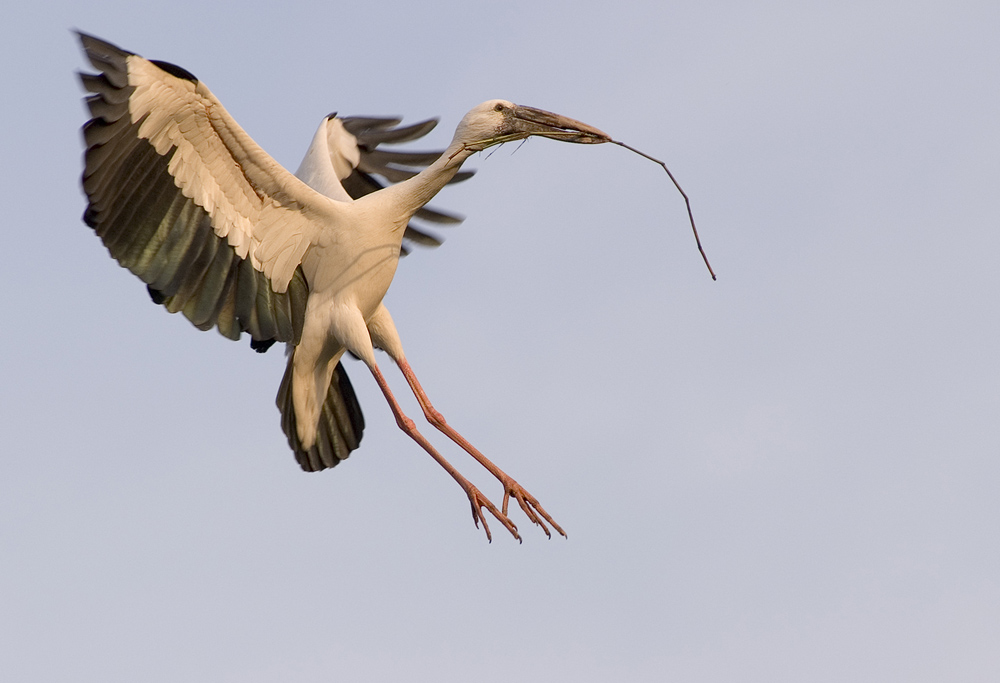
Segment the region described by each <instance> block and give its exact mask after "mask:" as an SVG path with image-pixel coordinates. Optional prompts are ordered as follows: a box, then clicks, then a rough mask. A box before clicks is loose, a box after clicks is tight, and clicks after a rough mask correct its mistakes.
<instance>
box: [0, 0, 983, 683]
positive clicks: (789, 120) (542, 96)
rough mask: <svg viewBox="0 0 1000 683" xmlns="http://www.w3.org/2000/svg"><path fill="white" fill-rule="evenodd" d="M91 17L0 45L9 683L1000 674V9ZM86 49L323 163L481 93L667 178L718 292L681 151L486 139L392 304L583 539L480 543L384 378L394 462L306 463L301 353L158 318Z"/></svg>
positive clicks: (51, 7)
mask: <svg viewBox="0 0 1000 683" xmlns="http://www.w3.org/2000/svg"><path fill="white" fill-rule="evenodd" d="M89 5H90V6H89V8H86V9H84V8H83V3H77V2H72V3H71V2H53V3H43V2H39V3H16V4H15V6H13V7H11V8H7V9H6V10H5V17H4V22H3V23H2V25H0V36H2V42H0V45H2V47H0V50H2V51H3V56H4V60H3V61H4V64H5V65H6V70H5V73H6V75H5V85H4V89H5V92H6V97H5V99H4V103H5V106H3V107H0V121H2V129H3V131H4V134H3V136H2V137H0V145H2V158H3V160H4V164H3V167H2V169H0V174H2V175H0V179H2V182H3V186H4V187H5V188H7V193H6V195H5V197H6V207H7V209H6V213H7V218H6V220H5V227H4V229H3V235H4V252H3V253H4V254H5V255H6V260H5V267H4V268H3V269H2V274H0V282H2V285H3V291H4V293H5V296H4V297H3V302H2V303H0V314H2V319H3V320H4V321H5V327H4V331H5V333H4V334H3V335H2V336H0V351H2V358H3V361H2V368H3V373H2V377H0V416H2V417H0V420H2V422H0V424H2V427H3V433H4V439H3V443H4V446H3V451H4V457H3V458H2V459H0V468H2V469H0V672H3V675H2V677H3V679H4V680H5V681H7V680H9V681H74V682H75V683H83V682H90V681H94V682H98V681H99V682H101V683H107V682H109V681H123V682H125V681H128V682H134V681H143V682H144V683H149V682H160V681H163V682H166V681H186V682H188V683H193V682H198V681H213V682H216V681H222V682H230V681H231V682H237V681H239V682H241V683H243V682H248V681H249V682H271V681H282V682H284V681H305V682H312V681H317V682H318V681H401V680H406V681H435V682H448V681H467V680H470V679H472V678H473V677H475V678H476V680H478V681H480V682H481V683H492V682H495V681H506V680H510V679H511V678H517V679H519V680H523V681H537V680H550V681H562V680H572V681H574V682H591V681H593V682H597V681H609V680H621V681H636V682H644V681H650V682H652V681H664V680H681V681H695V682H702V681H705V682H709V681H712V682H715V681H720V682H721V681H725V682H730V681H761V682H768V683H773V682H776V681H778V682H780V681H788V682H799V681H805V680H808V681H847V680H849V681H886V680H905V681H908V682H913V681H918V682H919V681H945V680H947V681H954V680H962V681H994V680H997V676H998V675H1000V650H998V648H997V647H996V644H997V642H1000V496H998V495H997V489H998V485H1000V457H998V456H1000V425H998V415H1000V396H998V361H997V345H998V340H1000V321H998V319H997V304H996V301H997V294H998V286H1000V270H998V268H997V266H996V260H997V255H998V251H1000V209H998V202H997V199H996V194H997V185H998V181H1000V132H998V121H1000V90H998V88H997V83H998V82H1000V60H998V58H997V45H996V37H997V27H998V26H1000V7H998V5H997V4H996V3H994V2H978V3H976V2H947V3H945V2H911V3H889V2H863V3H853V2H844V3H799V2H769V3H728V2H698V3H653V2H648V3H643V4H642V5H639V6H637V5H634V4H630V3H614V4H613V5H605V4H601V3H594V2H575V3H538V2H530V3H529V2H508V3H472V2H468V0H463V1H462V2H443V3H434V4H433V6H428V5H427V4H426V3H412V2H405V3H404V2H387V3H373V4H371V5H370V6H366V4H364V3H353V4H348V3H338V2H325V3H315V2H310V3H297V2H288V3H272V2H269V3H263V2H260V3H258V2H243V3H234V4H233V5H232V6H226V7H224V6H222V5H213V4H210V3H204V2H201V3H189V2H175V3H157V4H150V5H143V4H141V3H135V2H130V3H125V2H94V3H89ZM234 13H235V14H234ZM71 28H79V29H81V30H85V31H88V32H91V33H94V34H95V35H98V36H100V37H102V38H106V39H108V40H110V41H112V42H115V43H118V44H119V45H121V46H122V47H124V48H126V49H129V50H133V51H135V52H138V53H140V54H143V55H144V56H146V57H149V58H155V59H162V60H166V61H171V62H174V63H177V64H180V65H181V66H183V67H185V68H187V69H188V70H190V71H192V72H193V73H194V74H196V75H197V76H198V77H199V78H201V79H202V80H203V81H205V82H206V83H207V85H208V86H209V87H210V88H211V89H212V90H213V92H215V93H216V95H217V96H218V97H219V98H220V99H221V100H222V101H223V102H224V103H225V104H226V106H227V108H228V109H229V111H230V112H231V113H232V114H233V115H234V116H235V117H236V118H237V120H238V121H240V122H241V123H242V124H243V126H244V127H245V128H246V129H247V131H248V132H249V133H250V134H251V135H252V136H254V138H255V139H256V140H257V141H258V142H259V143H260V144H261V145H262V146H263V147H264V148H265V149H266V150H268V151H269V152H271V153H272V154H273V155H274V157H275V158H276V159H277V160H278V161H280V162H281V163H283V164H285V165H286V166H289V167H291V168H293V169H294V168H295V167H296V166H297V164H298V162H299V160H300V158H301V155H302V153H303V151H304V150H305V147H306V145H307V144H308V142H309V140H310V139H311V137H312V134H313V132H314V130H315V127H316V125H317V124H318V122H319V120H320V118H321V117H322V116H324V115H325V114H327V113H328V112H330V111H338V112H340V113H342V114H373V115H384V114H399V115H405V116H406V117H407V119H408V120H417V119H420V118H424V117H428V116H441V118H442V123H441V126H440V130H438V131H435V133H434V134H433V138H432V140H431V142H430V143H428V145H436V146H443V145H444V144H446V143H447V141H448V140H449V139H450V136H451V131H452V130H453V129H454V126H455V124H456V123H457V122H458V120H459V118H460V117H461V115H462V114H463V113H464V112H465V111H466V110H468V109H469V108H470V107H472V106H473V105H475V104H476V103H478V102H480V101H482V100H485V99H488V98H493V97H503V98H507V99H511V100H514V101H516V102H518V103H521V104H528V105H533V106H538V107H542V108H545V109H550V110H553V111H557V112H559V113H562V114H566V115H568V116H572V117H575V118H578V119H580V120H583V121H586V122H588V123H590V124H593V125H595V126H597V127H599V128H601V129H603V130H606V131H608V132H609V133H611V134H612V135H614V136H616V137H617V138H619V139H621V140H624V141H625V142H628V143H630V144H632V145H635V146H637V147H640V148H641V149H643V150H645V151H647V152H649V153H650V154H652V155H654V156H657V157H660V158H662V159H664V160H666V161H667V162H668V164H669V165H670V167H671V169H672V170H673V171H674V172H675V174H676V175H677V177H678V178H679V180H680V181H681V183H682V184H683V186H684V187H685V189H686V190H687V192H688V194H689V195H690V196H691V199H692V202H693V204H694V209H695V213H696V216H697V218H698V221H699V227H700V230H701V233H702V239H703V241H704V244H705V247H706V249H707V251H708V254H709V256H710V257H711V259H712V263H713V265H714V267H715V269H716V271H717V272H718V274H719V281H718V282H716V283H713V282H711V280H710V279H709V277H708V275H707V273H706V272H705V270H704V266H703V265H702V263H701V261H700V259H699V257H698V254H697V251H696V250H695V247H694V243H693V240H692V239H691V235H690V230H689V228H688V225H687V222H686V216H685V214H684V206H683V202H682V201H681V199H680V197H679V196H677V194H676V193H675V191H674V190H673V189H672V187H671V186H670V185H669V181H668V179H667V178H666V176H665V175H664V174H663V173H662V171H660V170H659V169H658V168H656V167H655V166H654V165H652V164H650V163H648V162H646V161H644V160H642V159H641V158H639V157H637V156H634V155H631V154H629V153H627V152H626V151H625V150H622V149H620V148H614V147H610V146H603V147H582V146H570V145H561V144H559V143H556V142H554V141H550V140H540V139H536V140H531V141H529V142H528V143H527V144H525V145H524V146H523V147H521V148H520V149H519V150H517V151H516V153H512V152H513V151H514V147H513V146H507V147H504V148H502V149H500V150H499V151H497V152H496V153H495V154H493V155H492V156H490V157H489V158H484V157H483V156H480V157H476V158H473V159H472V161H471V163H470V166H471V167H474V168H477V169H479V173H478V175H477V176H476V178H474V179H473V180H471V181H470V182H468V183H466V184H464V185H462V186H458V187H454V188H448V189H447V190H446V191H445V192H443V193H442V194H441V195H440V197H439V198H438V200H437V201H436V202H435V204H436V205H439V206H441V207H442V208H447V209H451V210H455V211H459V212H462V213H464V214H465V215H467V217H468V218H467V220H466V222H465V224H464V225H462V226H461V227H458V228H451V229H448V230H447V232H446V237H447V242H446V244H445V245H444V246H443V247H442V248H440V249H438V250H435V251H426V250H421V251H419V252H418V253H415V254H414V255H413V256H411V257H409V258H407V259H406V260H405V261H404V263H403V264H402V265H401V267H400V269H399V272H398V275H397V278H396V282H395V283H394V287H393V289H391V290H390V292H389V296H388V298H387V301H388V304H389V305H390V308H391V309H392V311H393V314H394V316H395V319H396V323H397V326H398V328H399V330H400V334H401V336H402V338H403V341H404V344H405V346H406V349H407V353H408V357H409V360H410V361H411V363H412V365H413V367H414V369H415V370H416V372H417V373H418V374H419V375H420V376H421V378H422V380H423V383H424V386H425V387H426V389H427V391H428V392H429V394H430V396H431V398H432V399H433V400H434V402H435V404H436V405H437V407H438V408H440V409H441V411H442V412H443V413H444V414H445V415H446V416H447V417H448V419H449V422H451V423H452V424H453V425H455V426H456V427H457V428H458V429H459V430H461V431H463V432H464V433H465V434H466V435H467V436H468V437H469V438H470V440H472V441H473V443H475V444H477V445H478V446H479V447H480V448H481V449H482V450H483V451H484V452H485V453H486V454H487V455H488V456H490V457H492V458H493V459H494V460H495V461H496V462H497V463H498V464H500V465H501V466H502V467H503V468H504V469H506V470H507V471H508V472H510V473H511V474H513V475H514V476H515V477H517V478H518V479H519V480H520V481H521V482H522V483H524V484H525V485H526V486H527V487H528V489H529V490H531V491H532V492H533V493H534V494H535V495H536V496H537V497H538V498H539V499H540V501H541V502H542V504H543V505H545V506H546V508H547V509H548V510H549V511H550V512H551V513H552V514H553V516H554V517H555V518H556V519H557V520H558V521H559V522H560V523H561V524H562V525H563V526H564V528H565V529H566V530H567V532H568V533H569V539H568V540H563V539H559V540H552V541H546V540H545V537H544V535H543V534H542V533H541V532H540V531H539V530H536V529H532V528H529V527H528V525H527V522H526V521H525V520H524V519H523V517H521V516H516V517H515V521H517V522H518V523H519V524H520V526H521V528H522V530H523V532H524V536H525V542H524V544H523V545H518V544H517V543H516V542H514V541H513V540H512V539H510V538H507V537H504V536H502V535H501V534H499V533H496V538H495V540H494V542H493V544H492V545H488V544H487V543H486V541H485V538H484V536H483V535H482V532H480V531H477V530H476V529H475V528H474V527H473V525H472V522H471V519H470V516H469V513H468V504H467V502H466V500H465V498H464V497H463V495H462V493H461V491H460V490H459V489H458V487H457V486H456V485H455V484H454V482H452V481H451V480H450V479H449V478H448V477H447V475H445V474H444V473H443V471H441V470H440V468H439V467H438V466H437V465H435V464H434V463H433V462H432V461H431V459H430V458H428V457H427V456H426V455H425V454H424V453H423V452H422V451H421V450H420V449H419V448H418V447H417V446H416V445H415V444H413V443H412V442H410V441H409V440H408V439H407V438H406V437H405V436H404V435H402V434H401V433H400V432H399V431H398V430H397V428H396V427H395V424H394V422H393V420H392V417H391V415H390V413H389V410H388V408H387V407H386V406H385V404H384V401H383V400H382V398H381V396H380V395H379V392H378V389H377V387H375V385H374V382H373V381H372V380H371V378H370V376H369V375H368V373H367V372H366V371H365V370H364V368H363V366H361V365H360V364H357V363H350V364H348V371H349V372H350V374H351V377H352V379H353V382H354V386H355V388H356V389H357V391H358V394H359V397H360V399H361V401H362V404H363V407H364V409H365V415H366V419H367V425H368V426H367V430H366V432H365V437H364V442H363V445H362V448H361V450H359V451H358V452H357V453H356V454H355V455H354V456H353V457H352V458H351V459H350V460H349V461H348V462H347V463H345V464H343V465H342V466H340V467H338V468H336V469H335V470H333V471H330V472H326V473H322V474H312V475H309V474H305V473H302V472H301V471H299V469H298V467H297V466H296V464H295V462H294V459H293V458H292V455H291V454H290V452H289V451H288V449H287V446H286V444H285V441H284V437H283V435H282V434H281V431H280V428H279V422H278V412H277V410H276V408H275V407H274V395H275V392H276V390H277V385H278V381H279V379H280V375H281V371H282V364H283V359H282V356H281V354H280V353H278V352H277V351H272V352H271V353H269V354H267V355H265V356H263V357H261V356H258V355H257V354H254V353H253V352H251V351H250V349H249V346H248V345H247V344H246V342H243V343H241V344H233V343H231V342H228V341H226V340H224V339H223V338H222V337H221V336H219V335H218V334H216V333H201V332H198V331H197V330H195V329H194V328H193V327H191V326H190V325H189V324H188V323H187V321H185V320H184V319H182V318H180V317H179V316H170V315H168V314H166V313H165V312H164V311H163V310H162V309H161V308H159V307H156V306H153V305H152V304H150V303H149V301H148V297H147V295H146V292H145V288H144V287H143V286H142V285H141V283H140V282H139V281H138V280H137V279H136V278H135V277H134V276H132V275H131V274H130V273H128V272H127V271H125V270H123V269H121V268H119V267H118V266H117V265H116V264H115V263H114V262H113V261H112V260H111V259H110V258H109V257H108V255H107V252H106V250H105V249H104V247H103V246H102V245H101V244H100V241H99V240H98V239H97V238H96V237H95V236H94V235H93V233H92V232H91V231H90V230H89V228H87V227H86V226H85V225H84V224H83V223H82V222H81V221H80V214H81V213H82V211H83V208H84V204H85V202H84V199H83V196H82V193H81V191H80V189H79V181H78V178H79V173H80V168H81V151H82V145H81V141H80V136H79V127H80V125H81V124H82V123H83V122H84V120H85V114H84V109H83V107H82V105H81V103H80V97H81V93H80V89H79V87H78V85H77V83H76V81H75V76H74V72H75V71H76V70H78V69H82V68H85V66H86V65H85V63H84V61H83V58H82V57H81V55H80V53H79V49H78V46H77V44H76V42H75V40H74V39H73V36H72V35H71V34H70V29H71ZM386 362H388V361H386ZM387 369H388V367H387ZM389 375H390V381H392V382H393V384H394V386H395V387H396V388H397V389H398V390H399V393H400V395H403V394H404V393H405V384H404V383H403V382H401V381H399V380H400V377H399V376H398V373H396V372H394V371H393V372H390V373H389ZM404 407H406V408H407V409H408V410H409V411H410V412H411V413H412V414H414V416H417V415H418V414H419V411H418V409H417V407H416V405H415V403H414V402H413V401H412V400H409V398H408V397H407V400H405V401H404ZM432 431H433V430H432V429H430V428H428V429H426V430H425V432H426V433H428V434H429V435H430V432H432ZM430 436H431V438H432V440H433V441H434V442H435V443H436V444H437V445H439V446H441V448H442V450H443V451H444V453H445V454H446V455H447V456H448V457H450V458H451V459H452V461H453V462H455V463H456V464H457V465H459V467H460V469H462V470H463V471H464V472H466V473H467V474H469V475H470V476H471V477H472V478H473V479H474V480H475V481H476V482H477V483H478V484H479V485H481V487H482V488H483V490H484V492H486V493H487V495H491V496H493V497H494V498H495V499H496V498H499V492H498V489H497V486H496V485H495V483H494V482H493V481H492V480H491V479H490V477H489V476H488V475H487V474H486V473H485V472H483V471H482V470H477V469H476V468H475V467H473V463H471V462H470V461H469V459H468V458H463V456H462V454H461V453H460V452H459V451H458V449H457V448H454V447H452V446H451V445H450V444H449V443H447V442H446V440H445V439H443V438H439V437H440V435H430ZM494 526H496V525H494ZM495 531H496V529H495Z"/></svg>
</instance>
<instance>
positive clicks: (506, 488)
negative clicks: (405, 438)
mask: <svg viewBox="0 0 1000 683" xmlns="http://www.w3.org/2000/svg"><path fill="white" fill-rule="evenodd" d="M396 363H397V364H398V365H399V369H400V370H401V371H402V372H403V376H404V377H406V381H407V382H408V383H409V385H410V389H412V390H413V395H414V396H416V397H417V401H418V402H419V403H420V407H421V409H423V411H424V416H425V417H426V418H427V421H428V422H430V423H431V424H432V425H434V426H435V427H437V429H438V430H440V431H441V432H442V433H444V434H446V435H447V436H448V438H450V439H451V440H452V441H454V442H455V443H456V444H458V445H459V446H461V447H462V448H463V449H464V450H465V452H466V453H468V454H469V455H471V456H472V457H473V458H475V459H476V460H477V461H478V462H479V463H480V464H481V465H482V466H483V467H485V468H486V469H487V470H489V471H490V473H491V474H493V476H494V477H496V478H497V479H499V480H500V483H501V484H503V508H502V510H503V515H504V517H505V518H506V515H507V503H508V502H509V501H510V497H511V496H513V497H514V499H515V500H517V502H518V505H520V506H521V509H522V510H523V511H524V514H525V515H527V516H528V519H530V520H531V521H532V522H534V523H535V524H537V525H538V526H540V527H542V530H543V531H544V532H545V535H546V536H548V537H549V538H551V537H552V534H550V533H549V529H548V527H547V526H545V522H543V521H542V519H543V518H544V519H545V521H547V522H548V523H549V524H551V525H552V528H554V529H555V530H556V531H558V532H559V533H560V534H562V535H563V536H566V532H565V531H563V530H562V527H560V526H559V525H558V524H556V522H555V520H554V519H552V517H551V516H550V515H549V513H547V512H546V511H545V508H543V507H542V506H541V505H540V504H539V503H538V500H537V499H536V498H535V497H534V496H532V495H531V494H530V493H528V491H527V490H526V489H525V488H524V487H523V486H521V485H520V484H518V483H517V482H516V481H514V479H513V478H512V477H510V476H509V475H508V474H507V473H506V472H504V471H503V470H501V469H500V468H499V467H497V466H496V465H494V464H493V463H492V462H491V461H490V460H489V459H488V458H487V457H486V456H485V455H483V454H482V453H480V452H479V450H478V449H477V448H476V447H475V446H473V445H472V444H471V443H469V441H468V440H467V439H466V438H465V437H464V436H462V435H461V434H459V433H458V432H457V431H455V429H454V428H452V427H451V425H449V424H448V423H447V422H446V421H445V419H444V416H443V415H442V414H441V413H439V412H438V411H437V410H436V409H435V408H434V406H433V405H431V401H430V399H429V398H427V394H426V393H425V392H424V389H423V387H421V386H420V382H419V381H417V376H416V375H415V374H414V373H413V369H412V368H411V367H410V364H409V363H407V362H406V359H405V358H398V359H396ZM383 391H386V389H383ZM424 448H425V449H426V448H428V447H427V446H424ZM452 476H455V475H452ZM494 514H496V513H494ZM484 524H485V522H484Z"/></svg>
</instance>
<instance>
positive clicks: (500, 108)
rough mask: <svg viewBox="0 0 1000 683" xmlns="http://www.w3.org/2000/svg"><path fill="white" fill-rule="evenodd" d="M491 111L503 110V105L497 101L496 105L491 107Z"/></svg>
mask: <svg viewBox="0 0 1000 683" xmlns="http://www.w3.org/2000/svg"><path fill="white" fill-rule="evenodd" d="M493 111H503V105H502V104H500V103H499V102H498V103H497V105H496V106H495V107H493Z"/></svg>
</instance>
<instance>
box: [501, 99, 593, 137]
mask: <svg viewBox="0 0 1000 683" xmlns="http://www.w3.org/2000/svg"><path fill="white" fill-rule="evenodd" d="M513 113H514V117H513V120H512V121H511V124H512V125H513V127H514V129H515V131H516V133H517V134H520V135H521V136H522V137H528V136H530V135H540V136H542V137H546V138H552V139H553V140H562V141H563V142H577V143H581V144H591V145H596V144H600V143H602V142H610V141H611V136H610V135H608V134H607V133H605V132H604V131H602V130H598V129H597V128H594V127H593V126H588V125H587V124H586V123H583V122H581V121H577V120H576V119H571V118H569V117H568V116H562V115H560V114H553V113H552V112H550V111H545V110H544V109H535V108H534V107H522V106H515V107H514V112H513Z"/></svg>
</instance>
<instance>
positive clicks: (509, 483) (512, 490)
mask: <svg viewBox="0 0 1000 683" xmlns="http://www.w3.org/2000/svg"><path fill="white" fill-rule="evenodd" d="M497 478H498V479H500V483H502V484H503V508H502V510H501V511H502V513H503V515H504V518H506V516H507V504H508V503H509V502H510V499H511V497H512V496H513V498H514V500H516V501H517V504H518V505H520V506H521V509H522V510H523V511H524V514H525V515H527V517H528V519H530V520H531V521H532V522H534V523H535V524H537V525H538V526H540V527H542V531H544V532H545V535H546V536H547V537H549V538H552V534H551V533H549V528H548V527H547V526H545V522H548V523H549V524H551V525H552V528H553V529H555V530H556V531H558V532H559V533H560V534H562V536H563V538H568V537H567V536H566V532H565V531H563V530H562V527H561V526H559V525H558V524H556V521H555V520H554V519H552V516H551V515H550V514H549V513H547V512H546V511H545V508H543V507H542V506H541V504H540V503H539V502H538V499H537V498H535V497H534V496H533V495H531V494H530V493H528V491H527V490H526V489H525V488H524V487H523V486H521V485H520V484H518V483H517V482H516V481H514V480H513V479H511V478H510V477H509V476H506V475H504V476H502V477H497ZM543 518H544V519H545V522H543V521H542V519H543Z"/></svg>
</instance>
